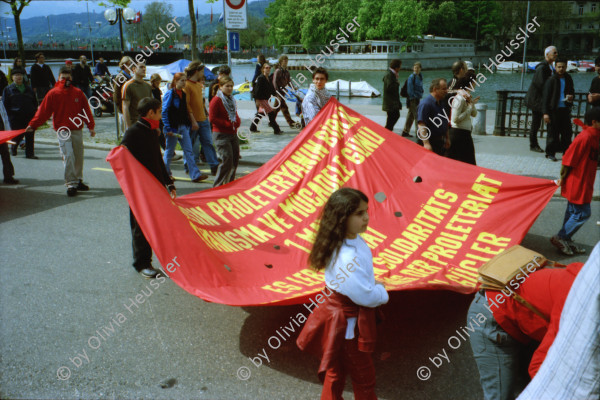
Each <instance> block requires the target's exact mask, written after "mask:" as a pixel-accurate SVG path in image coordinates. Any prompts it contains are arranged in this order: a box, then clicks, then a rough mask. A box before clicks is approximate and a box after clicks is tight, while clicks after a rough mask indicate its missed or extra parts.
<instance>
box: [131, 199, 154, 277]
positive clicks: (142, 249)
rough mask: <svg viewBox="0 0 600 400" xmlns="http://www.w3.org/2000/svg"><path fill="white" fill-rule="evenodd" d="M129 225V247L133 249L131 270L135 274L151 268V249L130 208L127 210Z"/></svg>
mask: <svg viewBox="0 0 600 400" xmlns="http://www.w3.org/2000/svg"><path fill="white" fill-rule="evenodd" d="M129 224H130V225H131V239H132V240H131V246H132V248H133V268H135V270H136V271H137V272H140V271H141V270H143V269H145V268H152V247H150V243H148V241H147V240H146V236H144V232H142V228H141V227H140V225H139V224H138V222H137V220H136V219H135V216H134V215H133V212H132V211H131V208H130V209H129Z"/></svg>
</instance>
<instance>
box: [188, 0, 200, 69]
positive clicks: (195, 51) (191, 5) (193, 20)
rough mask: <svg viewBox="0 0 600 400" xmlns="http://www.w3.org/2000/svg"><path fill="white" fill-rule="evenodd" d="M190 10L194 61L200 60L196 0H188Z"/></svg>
mask: <svg viewBox="0 0 600 400" xmlns="http://www.w3.org/2000/svg"><path fill="white" fill-rule="evenodd" d="M188 10H189V12H190V22H191V25H192V60H197V59H198V43H197V42H196V40H197V35H198V32H197V31H196V14H194V0H188Z"/></svg>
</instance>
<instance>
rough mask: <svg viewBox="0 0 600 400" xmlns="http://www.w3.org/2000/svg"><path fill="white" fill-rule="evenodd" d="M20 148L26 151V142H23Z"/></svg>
mask: <svg viewBox="0 0 600 400" xmlns="http://www.w3.org/2000/svg"><path fill="white" fill-rule="evenodd" d="M19 147H20V148H21V149H23V150H25V142H22V143H21V144H20V145H19Z"/></svg>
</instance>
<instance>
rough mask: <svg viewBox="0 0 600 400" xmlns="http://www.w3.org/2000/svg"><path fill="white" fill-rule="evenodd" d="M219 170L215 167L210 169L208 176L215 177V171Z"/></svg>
mask: <svg viewBox="0 0 600 400" xmlns="http://www.w3.org/2000/svg"><path fill="white" fill-rule="evenodd" d="M218 170H219V166H218V165H217V166H216V167H210V174H211V175H212V176H215V175H217V171H218Z"/></svg>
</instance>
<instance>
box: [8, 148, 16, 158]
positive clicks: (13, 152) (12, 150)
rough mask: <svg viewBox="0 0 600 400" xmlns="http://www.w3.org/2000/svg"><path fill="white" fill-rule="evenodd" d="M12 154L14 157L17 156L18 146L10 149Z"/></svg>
mask: <svg viewBox="0 0 600 400" xmlns="http://www.w3.org/2000/svg"><path fill="white" fill-rule="evenodd" d="M10 154H11V155H12V156H13V157H16V156H17V146H13V147H12V148H11V149H10Z"/></svg>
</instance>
